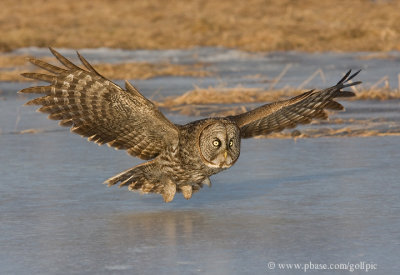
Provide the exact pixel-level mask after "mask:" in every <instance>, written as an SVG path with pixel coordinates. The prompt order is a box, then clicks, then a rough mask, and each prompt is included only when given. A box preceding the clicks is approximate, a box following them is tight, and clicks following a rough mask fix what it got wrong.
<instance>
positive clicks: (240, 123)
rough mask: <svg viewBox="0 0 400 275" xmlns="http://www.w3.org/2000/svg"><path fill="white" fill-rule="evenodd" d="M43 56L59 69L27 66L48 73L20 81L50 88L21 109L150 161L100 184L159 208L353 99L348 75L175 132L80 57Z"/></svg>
mask: <svg viewBox="0 0 400 275" xmlns="http://www.w3.org/2000/svg"><path fill="white" fill-rule="evenodd" d="M50 51H51V52H52V53H53V55H54V56H55V57H56V58H57V59H58V60H59V61H60V62H61V63H62V64H63V65H64V66H65V68H60V67H57V66H54V65H51V64H48V63H46V62H43V61H41V60H37V59H30V62H31V63H33V64H34V65H36V66H38V67H41V68H43V69H45V70H47V71H49V72H50V73H52V74H51V75H48V74H40V73H24V74H22V75H23V76H25V77H28V78H32V79H36V80H41V81H45V82H48V83H50V85H49V86H36V87H31V88H26V89H23V90H21V91H20V93H33V94H44V96H43V97H39V98H36V99H33V100H31V101H29V102H27V103H26V104H27V105H32V104H34V105H42V107H40V108H39V111H40V112H44V113H49V114H50V115H49V118H50V119H55V120H61V121H60V123H59V124H60V125H61V126H68V127H71V131H72V132H74V133H78V134H80V135H82V136H84V137H88V140H90V141H93V142H96V143H98V144H105V143H107V144H108V145H109V146H112V147H115V148H116V149H124V150H127V152H128V153H129V154H130V155H132V156H136V157H139V158H141V159H145V160H150V161H148V162H145V163H143V164H140V165H138V166H136V167H133V168H130V169H128V170H126V171H123V172H122V173H120V174H118V175H116V176H114V177H112V178H110V179H108V180H107V181H106V182H105V183H108V184H109V185H114V184H116V183H120V184H119V185H120V186H125V185H126V186H128V188H129V190H139V191H141V192H142V193H159V194H162V196H163V198H164V201H165V202H170V201H172V200H173V198H174V196H175V193H176V192H182V194H183V196H184V197H185V198H186V199H190V198H191V196H192V194H193V193H194V192H196V191H198V190H199V189H200V188H201V187H202V186H203V185H204V184H205V185H208V186H210V185H211V183H210V180H209V177H210V176H211V175H214V174H216V173H218V172H220V171H222V170H224V169H227V168H229V167H231V166H232V165H233V164H234V163H235V162H236V161H237V159H238V157H239V154H240V140H241V138H250V137H254V136H257V135H266V134H268V133H271V132H276V131H281V130H283V129H284V128H293V127H295V126H296V125H297V124H306V123H309V122H310V121H311V120H312V119H313V118H321V119H326V118H327V114H326V113H325V111H324V109H333V110H342V109H343V106H342V105H341V104H339V103H337V102H336V101H334V98H336V97H349V96H354V93H353V92H349V91H342V89H344V88H346V87H350V86H353V85H357V84H359V83H361V82H352V83H349V80H351V79H352V78H354V77H355V76H356V75H357V74H358V73H359V71H358V72H356V73H354V74H352V75H350V73H351V71H349V72H347V73H346V75H345V76H344V77H343V78H342V79H341V80H340V81H339V82H338V83H337V84H336V85H335V86H333V87H330V88H327V89H324V90H320V91H314V90H311V91H308V92H305V93H303V94H301V95H298V96H296V97H293V98H291V99H288V100H283V101H278V102H274V103H270V104H266V105H263V106H261V107H258V108H256V109H254V110H251V111H249V112H245V113H242V114H239V115H236V116H228V117H213V118H206V119H201V120H198V121H194V122H191V123H188V124H186V125H176V124H173V123H172V122H170V121H169V120H168V119H167V118H166V117H165V116H164V115H163V114H162V113H161V112H160V111H159V110H158V109H157V107H156V106H155V105H154V104H153V103H152V102H151V101H149V100H148V99H146V98H145V97H144V96H143V95H141V94H140V93H139V91H138V90H137V89H136V88H135V87H133V86H132V85H131V84H130V83H129V82H127V81H126V82H125V90H124V89H123V88H121V87H119V86H118V85H116V84H114V83H113V82H111V81H110V80H108V79H107V78H105V77H104V76H102V75H101V74H99V73H98V72H97V71H96V70H95V69H94V68H93V67H92V66H91V65H90V64H89V63H88V62H87V61H86V60H85V59H84V58H83V57H82V56H81V55H80V54H79V53H78V57H79V59H80V60H81V61H82V63H83V65H84V66H85V67H86V69H82V68H80V67H78V66H76V65H75V64H73V63H72V62H71V61H69V60H68V59H66V58H65V57H63V56H62V55H60V54H59V53H58V52H56V51H55V50H53V49H51V48H50Z"/></svg>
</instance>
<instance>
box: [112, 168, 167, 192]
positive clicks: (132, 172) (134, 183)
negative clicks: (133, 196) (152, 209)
mask: <svg viewBox="0 0 400 275" xmlns="http://www.w3.org/2000/svg"><path fill="white" fill-rule="evenodd" d="M159 171H160V170H159V169H158V168H157V163H156V162H155V161H149V162H145V163H143V164H140V165H138V166H135V167H132V168H129V169H127V170H125V171H123V172H121V173H119V174H118V175H115V176H114V177H111V178H109V179H108V180H106V181H105V182H104V183H105V184H108V186H112V185H115V184H117V183H119V187H122V186H128V189H129V190H130V191H141V192H142V193H157V194H162V193H163V190H164V183H163V182H161V180H160V179H162V175H160V172H159Z"/></svg>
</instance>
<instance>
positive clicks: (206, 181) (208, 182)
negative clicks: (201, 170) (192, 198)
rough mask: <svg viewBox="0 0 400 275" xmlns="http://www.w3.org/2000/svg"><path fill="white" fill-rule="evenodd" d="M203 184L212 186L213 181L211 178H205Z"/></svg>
mask: <svg viewBox="0 0 400 275" xmlns="http://www.w3.org/2000/svg"><path fill="white" fill-rule="evenodd" d="M201 184H205V185H207V186H208V187H211V181H210V179H209V178H206V179H205V180H203V181H202V182H201Z"/></svg>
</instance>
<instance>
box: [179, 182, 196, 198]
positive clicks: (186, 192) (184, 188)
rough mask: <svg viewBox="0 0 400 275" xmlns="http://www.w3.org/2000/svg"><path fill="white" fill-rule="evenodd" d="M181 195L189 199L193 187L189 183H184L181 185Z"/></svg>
mask: <svg viewBox="0 0 400 275" xmlns="http://www.w3.org/2000/svg"><path fill="white" fill-rule="evenodd" d="M181 190H182V195H183V197H184V198H185V199H187V200H188V199H190V198H191V197H192V191H193V188H192V186H191V185H184V186H182V187H181Z"/></svg>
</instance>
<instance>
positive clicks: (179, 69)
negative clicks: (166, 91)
mask: <svg viewBox="0 0 400 275" xmlns="http://www.w3.org/2000/svg"><path fill="white" fill-rule="evenodd" d="M27 58H28V56H19V55H0V68H1V71H0V81H32V80H30V79H27V78H24V77H22V76H21V73H24V72H27V71H31V72H39V71H42V70H40V69H38V68H37V67H34V66H32V65H30V63H29V62H28V61H27ZM41 60H44V61H46V62H50V63H53V64H56V63H58V62H56V59H55V58H51V57H46V58H41ZM95 67H96V69H97V70H98V71H99V72H100V73H102V74H103V75H105V76H107V77H108V78H110V79H122V80H124V79H147V78H151V77H157V76H171V75H173V76H194V77H204V76H208V75H211V73H210V72H207V71H205V70H204V67H205V65H204V64H193V65H179V64H171V63H167V62H163V63H157V64H153V63H146V62H135V63H118V64H103V63H100V64H95Z"/></svg>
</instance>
